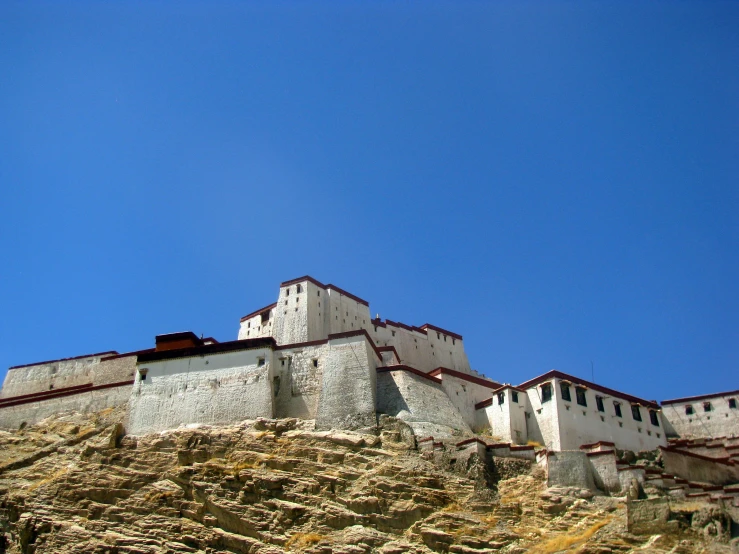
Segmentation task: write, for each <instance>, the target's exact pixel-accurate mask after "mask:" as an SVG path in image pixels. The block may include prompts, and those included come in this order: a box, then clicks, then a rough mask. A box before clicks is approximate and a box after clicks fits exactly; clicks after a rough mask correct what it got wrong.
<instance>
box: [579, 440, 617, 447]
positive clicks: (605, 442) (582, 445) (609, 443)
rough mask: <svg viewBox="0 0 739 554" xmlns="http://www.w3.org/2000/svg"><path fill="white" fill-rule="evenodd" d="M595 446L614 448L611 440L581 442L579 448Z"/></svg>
mask: <svg viewBox="0 0 739 554" xmlns="http://www.w3.org/2000/svg"><path fill="white" fill-rule="evenodd" d="M596 446H613V447H614V448H615V446H616V444H615V443H613V442H609V441H598V442H594V443H592V444H581V445H580V448H582V449H585V448H595V447H596Z"/></svg>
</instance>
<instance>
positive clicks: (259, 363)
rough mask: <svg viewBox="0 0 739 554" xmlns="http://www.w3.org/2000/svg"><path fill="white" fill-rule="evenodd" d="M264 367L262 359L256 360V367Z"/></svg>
mask: <svg viewBox="0 0 739 554" xmlns="http://www.w3.org/2000/svg"><path fill="white" fill-rule="evenodd" d="M263 365H264V358H257V366H260V367H261V366H263Z"/></svg>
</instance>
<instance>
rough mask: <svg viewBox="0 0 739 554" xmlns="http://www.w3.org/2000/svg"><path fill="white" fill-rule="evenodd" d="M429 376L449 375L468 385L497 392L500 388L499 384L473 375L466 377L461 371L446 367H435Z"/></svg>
mask: <svg viewBox="0 0 739 554" xmlns="http://www.w3.org/2000/svg"><path fill="white" fill-rule="evenodd" d="M429 375H431V376H432V377H436V376H438V375H450V376H452V377H456V378H458V379H462V380H464V381H469V382H470V383H475V384H476V385H481V386H483V387H487V388H489V389H493V390H497V389H499V388H500V387H501V385H500V383H496V382H495V381H492V380H488V379H483V378H482V377H475V376H474V375H468V374H467V373H462V372H461V371H457V370H456V369H449V368H448V367H437V368H436V369H434V370H433V371H430V372H429Z"/></svg>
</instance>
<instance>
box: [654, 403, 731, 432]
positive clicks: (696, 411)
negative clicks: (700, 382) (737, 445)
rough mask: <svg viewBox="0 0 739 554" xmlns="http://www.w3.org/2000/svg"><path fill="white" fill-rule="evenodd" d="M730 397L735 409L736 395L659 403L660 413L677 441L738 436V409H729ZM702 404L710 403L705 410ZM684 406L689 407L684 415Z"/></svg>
mask: <svg viewBox="0 0 739 554" xmlns="http://www.w3.org/2000/svg"><path fill="white" fill-rule="evenodd" d="M732 398H733V399H734V400H735V401H736V404H737V406H739V395H737V394H727V395H725V396H719V397H714V398H705V399H700V398H699V399H694V400H691V401H688V402H680V403H675V404H663V405H662V410H663V414H664V417H665V419H667V420H668V421H669V422H670V424H671V426H672V428H673V429H674V431H675V432H676V433H677V434H678V435H679V436H680V437H681V438H711V437H739V407H738V408H730V407H729V400H730V399H732ZM705 402H709V403H710V407H711V409H710V410H709V411H706V410H705V408H704V406H703V404H704V403H705ZM686 406H691V407H692V409H693V413H692V414H686V413H685V408H686Z"/></svg>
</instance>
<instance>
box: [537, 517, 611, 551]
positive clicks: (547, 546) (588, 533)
mask: <svg viewBox="0 0 739 554" xmlns="http://www.w3.org/2000/svg"><path fill="white" fill-rule="evenodd" d="M611 519H612V518H610V517H608V518H606V519H602V520H601V521H599V522H597V523H595V524H593V525H591V526H590V527H588V528H587V529H585V531H583V532H582V533H577V534H567V535H557V536H556V537H553V538H551V539H549V540H548V541H546V542H544V543H542V544H538V545H536V546H534V547H533V548H532V549H531V550H529V552H528V554H553V553H554V552H562V551H565V550H570V549H572V548H575V547H578V546H580V545H582V544H584V543H585V542H587V541H588V540H589V539H590V537H592V536H593V535H594V534H595V533H596V532H597V531H598V529H600V528H601V527H603V526H604V525H606V524H608V523H609V522H610V521H611Z"/></svg>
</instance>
